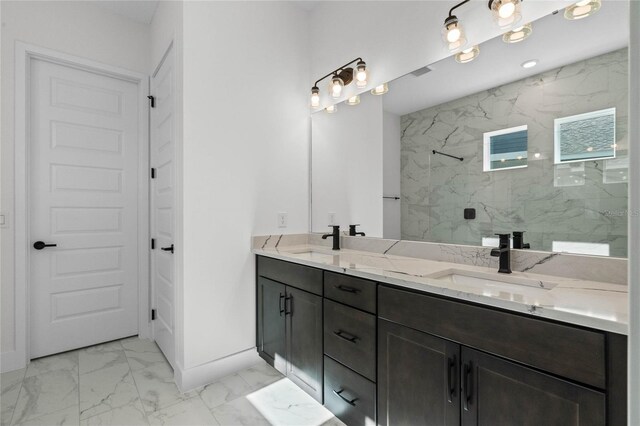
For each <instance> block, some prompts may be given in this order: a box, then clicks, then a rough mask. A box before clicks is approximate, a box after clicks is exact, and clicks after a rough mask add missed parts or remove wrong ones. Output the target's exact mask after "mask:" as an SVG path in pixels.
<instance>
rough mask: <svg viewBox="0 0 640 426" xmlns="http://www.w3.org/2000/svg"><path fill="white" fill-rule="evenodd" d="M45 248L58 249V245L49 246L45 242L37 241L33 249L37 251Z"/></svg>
mask: <svg viewBox="0 0 640 426" xmlns="http://www.w3.org/2000/svg"><path fill="white" fill-rule="evenodd" d="M45 247H58V245H57V244H47V243H45V242H44V241H36V242H35V243H33V248H34V249H36V250H42V249H43V248H45Z"/></svg>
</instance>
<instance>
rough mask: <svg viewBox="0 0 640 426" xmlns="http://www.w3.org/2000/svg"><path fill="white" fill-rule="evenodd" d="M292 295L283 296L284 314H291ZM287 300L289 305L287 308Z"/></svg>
mask: <svg viewBox="0 0 640 426" xmlns="http://www.w3.org/2000/svg"><path fill="white" fill-rule="evenodd" d="M292 299H293V297H291V296H289V297H285V298H284V314H285V315H292V314H293V300H292ZM287 302H289V306H288V309H287Z"/></svg>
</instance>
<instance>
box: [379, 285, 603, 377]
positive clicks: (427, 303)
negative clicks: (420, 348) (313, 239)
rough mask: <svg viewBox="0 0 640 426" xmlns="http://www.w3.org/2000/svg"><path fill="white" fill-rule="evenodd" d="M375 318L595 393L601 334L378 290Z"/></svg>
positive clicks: (600, 362) (600, 364) (600, 366)
mask: <svg viewBox="0 0 640 426" xmlns="http://www.w3.org/2000/svg"><path fill="white" fill-rule="evenodd" d="M378 305H379V316H380V317H381V318H384V319H387V320H389V321H393V322H396V323H399V324H403V325H406V326H408V327H411V328H414V329H416V330H420V331H424V332H426V333H430V334H433V335H436V336H440V337H443V338H445V339H449V340H453V341H456V342H459V343H461V344H463V345H466V346H470V347H473V348H477V349H480V350H483V351H485V352H490V353H493V354H496V355H499V356H502V357H505V358H509V359H512V360H514V361H517V362H520V363H523V364H526V365H530V366H532V367H536V368H539V369H542V370H545V371H548V372H550V373H554V374H557V375H559V376H563V377H566V378H569V379H573V380H576V381H578V382H581V383H585V384H589V385H592V386H595V387H598V388H600V389H604V388H605V360H606V358H605V335H604V333H599V332H594V331H589V330H585V329H582V328H577V327H571V326H565V325H561V324H556V323H552V322H548V321H544V320H538V319H534V318H527V317H525V316H522V315H517V314H511V313H507V312H503V311H498V310H495V309H491V308H483V307H480V306H475V305H470V304H466V303H460V302H454V301H451V300H446V299H441V298H437V297H432V296H428V295H424V294H419V293H415V292H410V291H405V290H398V289H395V288H390V287H386V286H380V290H379V301H378Z"/></svg>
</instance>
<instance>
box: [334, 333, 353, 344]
mask: <svg viewBox="0 0 640 426" xmlns="http://www.w3.org/2000/svg"><path fill="white" fill-rule="evenodd" d="M333 334H335V335H336V336H338V337H339V338H341V339H344V340H346V341H347V342H351V343H356V340H358V336H354V335H353V334H349V333H347V332H346V331H342V330H338V331H334V332H333Z"/></svg>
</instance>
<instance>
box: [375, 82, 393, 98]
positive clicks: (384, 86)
mask: <svg viewBox="0 0 640 426" xmlns="http://www.w3.org/2000/svg"><path fill="white" fill-rule="evenodd" d="M388 91H389V85H388V84H387V83H383V84H381V85H380V86H376V87H375V88H374V89H373V90H371V94H372V95H384V94H385V93H387V92H388Z"/></svg>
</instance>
